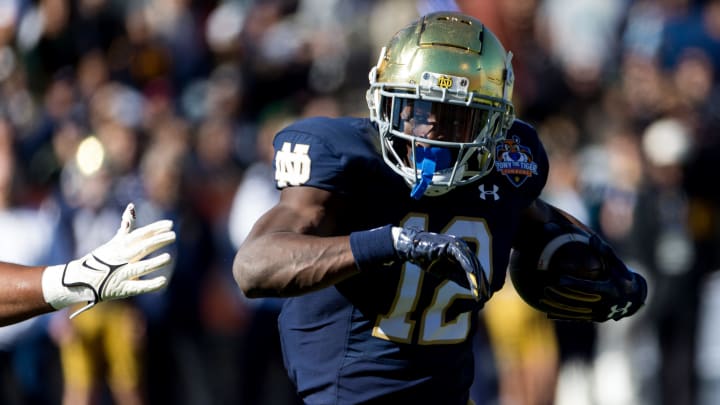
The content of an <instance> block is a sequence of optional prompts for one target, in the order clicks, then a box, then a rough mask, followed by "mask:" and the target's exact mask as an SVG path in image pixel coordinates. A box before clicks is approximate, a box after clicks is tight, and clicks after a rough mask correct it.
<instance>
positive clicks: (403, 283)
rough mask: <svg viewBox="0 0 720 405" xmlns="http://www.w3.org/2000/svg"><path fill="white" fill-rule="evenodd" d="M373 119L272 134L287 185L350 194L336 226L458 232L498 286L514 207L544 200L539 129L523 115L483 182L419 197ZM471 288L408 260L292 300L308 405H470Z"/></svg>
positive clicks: (286, 350) (290, 316)
mask: <svg viewBox="0 0 720 405" xmlns="http://www.w3.org/2000/svg"><path fill="white" fill-rule="evenodd" d="M376 138H377V130H376V129H375V127H374V126H373V124H372V123H371V122H370V121H369V120H368V119H362V118H335V119H331V118H311V119H305V120H301V121H298V122H296V123H295V124H293V125H291V126H290V127H288V128H286V129H284V130H283V131H281V132H280V133H278V134H277V136H276V137H275V141H274V145H275V151H276V157H275V176H276V180H277V185H278V187H279V188H284V187H295V186H310V187H317V188H321V189H323V190H328V191H331V192H333V193H335V194H336V195H337V196H338V198H339V199H340V200H341V201H342V207H343V210H342V213H341V214H340V215H339V217H338V218H337V226H336V233H337V234H338V235H347V234H349V233H350V232H352V231H359V230H366V229H370V228H374V227H378V226H383V225H386V224H394V225H398V226H416V227H419V228H423V229H425V230H428V231H433V232H439V233H447V234H453V235H455V236H458V237H462V238H463V239H465V240H466V241H467V242H468V243H469V244H470V245H471V247H474V248H475V249H476V252H477V254H478V257H479V258H480V262H481V263H482V265H483V268H484V270H485V271H486V273H487V275H488V280H489V281H490V283H491V288H492V290H493V291H497V290H498V289H500V288H501V287H502V285H503V283H504V280H505V269H506V266H507V264H508V257H509V253H510V249H511V243H512V239H513V235H514V232H515V230H516V229H517V226H518V220H519V218H518V215H517V213H518V212H519V211H521V210H523V209H524V208H526V207H527V206H528V205H529V204H530V203H531V202H532V201H533V200H534V199H535V198H537V197H538V196H539V194H540V191H541V190H542V187H543V186H544V184H545V181H546V179H547V169H548V162H547V156H546V154H545V151H544V149H543V147H542V145H541V143H540V141H539V139H538V137H537V134H536V132H535V130H534V129H533V128H532V127H530V126H529V125H528V124H525V123H523V122H521V121H516V123H515V124H514V125H513V126H512V128H511V129H510V131H509V132H508V136H507V137H506V139H505V141H504V142H502V143H500V144H499V145H498V146H497V150H496V151H495V155H496V164H495V169H494V170H493V172H492V173H491V174H489V175H487V176H485V177H484V178H482V179H481V180H479V181H478V182H475V183H473V184H470V185H466V186H461V187H458V188H456V189H454V190H452V191H451V192H449V193H446V194H444V195H441V196H436V197H423V198H421V199H419V200H415V199H413V198H411V197H410V188H409V187H408V185H407V184H406V183H405V181H404V179H402V178H401V177H400V176H398V175H397V174H396V173H395V172H393V171H392V170H391V169H390V168H389V167H388V166H387V165H386V164H385V162H384V161H383V158H382V156H381V154H380V153H379V150H378V148H377V146H376V143H377V140H376ZM480 309H481V305H480V304H479V303H477V302H475V301H474V300H473V298H472V296H471V293H470V291H469V290H467V289H464V288H463V287H461V286H459V285H457V284H455V283H453V282H450V281H447V280H442V279H439V278H437V277H434V276H432V275H428V274H426V273H424V272H422V271H420V269H419V268H418V267H417V266H415V265H413V264H411V263H396V264H393V265H388V266H383V267H381V268H378V269H373V270H369V271H363V273H361V274H359V275H356V276H353V277H351V278H349V279H347V280H345V281H343V282H341V283H339V284H337V285H335V286H333V287H330V288H325V289H323V290H320V291H317V292H313V293H310V294H306V295H302V296H298V297H293V298H288V299H287V300H286V301H285V304H284V306H283V310H282V313H281V315H280V318H279V327H280V332H281V337H282V345H283V354H284V356H285V366H286V367H287V370H288V373H289V375H290V378H291V379H292V380H293V382H294V383H295V384H296V386H297V389H298V392H299V393H300V395H301V396H302V397H303V399H304V400H305V401H306V402H307V403H313V404H338V403H342V404H351V403H368V402H370V403H373V402H374V403H380V402H382V403H389V402H392V403H410V404H423V403H433V404H439V403H442V404H462V405H466V403H467V400H468V390H469V388H470V385H471V384H472V380H473V367H474V366H473V356H472V350H471V337H472V336H473V332H474V330H475V327H476V321H477V311H479V310H480Z"/></svg>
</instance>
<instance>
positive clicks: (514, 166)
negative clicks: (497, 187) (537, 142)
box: [495, 136, 538, 187]
mask: <svg viewBox="0 0 720 405" xmlns="http://www.w3.org/2000/svg"><path fill="white" fill-rule="evenodd" d="M537 169H538V165H537V163H535V162H534V161H533V155H532V151H530V148H528V147H527V146H523V145H521V144H520V138H519V137H517V136H512V137H510V138H508V139H504V140H503V141H502V142H500V143H499V144H498V145H497V146H496V147H495V170H497V171H499V172H500V173H501V174H503V175H504V176H505V177H507V179H508V180H510V183H512V185H514V186H515V187H520V186H521V185H522V184H523V183H524V182H525V180H527V179H528V178H530V177H532V176H533V175H536V174H537Z"/></svg>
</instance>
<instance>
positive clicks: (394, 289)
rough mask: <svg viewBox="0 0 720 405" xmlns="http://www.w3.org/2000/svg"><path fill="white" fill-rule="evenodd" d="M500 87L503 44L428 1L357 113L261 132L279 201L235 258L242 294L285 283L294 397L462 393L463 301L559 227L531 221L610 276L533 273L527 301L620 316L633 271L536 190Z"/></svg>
mask: <svg viewBox="0 0 720 405" xmlns="http://www.w3.org/2000/svg"><path fill="white" fill-rule="evenodd" d="M512 89H513V70H512V64H511V54H510V53H509V52H507V51H506V50H505V49H504V48H503V46H502V44H501V43H500V42H499V41H498V39H497V38H496V36H495V35H494V34H493V33H492V32H490V31H489V30H488V29H487V27H485V26H484V25H483V24H482V23H481V22H480V21H478V20H477V19H475V18H472V17H469V16H466V15H462V14H459V13H452V12H440V13H433V14H429V15H426V16H423V17H422V18H420V19H419V20H418V21H416V22H414V23H413V24H411V25H409V26H407V27H406V28H404V29H402V30H400V31H399V32H398V33H397V34H396V35H395V36H394V37H393V38H392V39H391V40H390V42H389V44H388V45H387V46H386V47H385V48H384V49H383V50H382V52H381V54H380V58H379V60H378V63H377V65H376V66H375V67H374V68H372V70H371V72H370V87H369V90H368V92H367V103H368V107H369V110H370V116H369V118H349V117H348V118H334V119H333V118H308V119H303V120H300V121H298V122H296V123H294V124H292V125H290V126H289V127H287V128H285V129H284V130H281V131H280V132H279V133H278V134H277V135H276V137H275V140H274V145H275V161H274V166H275V180H276V182H277V187H278V188H280V189H281V190H282V191H281V197H280V201H279V202H278V204H277V205H275V206H274V207H273V208H271V209H270V210H269V211H268V212H267V213H266V214H265V215H264V216H263V217H262V218H260V219H259V220H258V221H257V223H256V224H255V226H254V228H253V229H252V231H251V234H250V235H249V237H248V238H247V239H246V241H245V242H244V243H243V244H242V245H241V246H240V248H239V249H238V252H237V255H236V257H235V261H234V264H233V272H234V276H235V279H236V281H237V283H238V285H239V286H240V288H241V289H242V291H243V292H244V294H245V295H246V296H248V297H251V298H252V297H265V296H283V297H289V298H287V299H286V300H285V302H284V307H283V310H282V312H281V314H280V317H279V328H280V333H281V338H282V339H281V340H282V346H283V353H284V356H285V358H284V360H285V365H286V367H287V371H288V374H289V376H290V378H291V380H292V381H293V382H294V384H295V385H296V387H297V391H298V393H299V395H300V396H301V397H302V399H303V400H304V401H305V402H306V403H308V404H351V403H411V404H459V405H460V404H461V405H465V404H467V402H468V399H469V393H468V391H469V388H470V385H471V384H472V381H473V375H472V372H473V371H472V370H473V355H472V352H471V351H472V343H471V340H472V336H473V332H474V330H475V326H476V322H477V312H478V311H479V310H480V309H481V308H482V307H483V304H484V303H485V302H486V301H487V300H488V299H490V297H491V296H492V294H493V292H494V291H497V290H498V289H500V288H501V287H502V286H503V282H504V280H505V274H506V268H507V266H508V262H509V257H510V253H511V249H512V248H513V247H519V248H520V249H523V248H524V247H526V246H531V247H532V246H533V245H537V244H542V243H546V241H547V243H550V242H551V241H553V240H556V238H554V237H553V238H548V237H546V235H545V234H544V233H546V232H550V233H552V235H553V236H556V235H558V234H564V233H567V234H573V235H576V234H584V235H586V236H588V237H587V238H585V239H584V240H585V241H586V243H584V244H580V246H583V247H584V248H581V247H577V249H578V251H579V252H578V254H579V256H582V257H586V256H588V255H589V254H590V253H592V254H594V255H597V257H598V262H599V265H600V266H601V267H602V268H601V269H600V270H601V273H602V274H603V275H607V277H600V278H597V277H582V275H583V274H585V273H586V272H583V271H582V270H583V269H579V270H580V271H578V272H577V273H573V274H568V275H566V276H563V277H559V278H558V280H557V285H547V286H543V288H544V289H546V290H548V291H549V293H548V294H546V295H543V296H542V297H541V298H540V299H538V300H537V302H535V303H533V304H535V305H536V306H537V307H540V308H542V309H543V310H544V311H545V312H547V313H548V314H549V316H552V317H553V318H558V319H586V320H594V321H604V320H607V319H615V320H617V319H620V318H622V317H624V316H629V315H631V314H633V313H634V312H635V311H636V310H637V309H638V308H639V307H640V306H641V305H642V304H643V302H644V299H645V289H646V288H645V282H644V280H643V279H642V278H641V277H640V276H639V275H637V274H635V273H633V272H631V271H630V270H628V269H627V268H626V267H625V265H624V264H623V263H622V262H621V261H620V260H619V259H618V258H617V257H616V256H615V255H614V253H613V251H612V250H611V249H610V248H609V247H608V246H607V244H605V243H604V242H603V241H602V240H600V239H599V238H597V237H596V236H594V235H593V234H592V232H591V231H590V230H589V229H587V228H586V227H584V226H583V225H582V224H580V223H578V222H577V221H575V220H574V219H573V218H572V217H569V216H568V215H566V214H564V213H563V212H561V211H559V210H558V209H556V208H554V207H552V206H550V205H548V204H547V203H545V202H543V201H542V200H540V199H538V196H539V195H540V192H541V190H542V188H543V186H544V184H545V181H546V178H547V173H548V160H547V156H546V154H545V151H544V149H543V146H542V145H541V143H540V141H539V139H538V136H537V133H536V132H535V130H534V129H533V128H532V127H531V126H530V125H528V124H527V123H524V122H522V121H519V120H517V119H515V117H514V112H513V111H514V110H513V104H512V101H511V96H512ZM408 186H409V187H408ZM558 230H560V232H558ZM539 251H545V250H543V249H542V246H540V249H539ZM529 270H533V269H529ZM587 270H588V272H587V273H589V272H590V270H595V271H596V270H597V269H587Z"/></svg>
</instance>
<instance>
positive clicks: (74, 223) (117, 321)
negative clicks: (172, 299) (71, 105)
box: [50, 137, 145, 405]
mask: <svg viewBox="0 0 720 405" xmlns="http://www.w3.org/2000/svg"><path fill="white" fill-rule="evenodd" d="M106 153H108V150H107V149H105V148H104V145H103V144H102V143H101V142H100V141H99V140H98V139H97V138H95V137H88V138H85V139H84V140H83V142H82V143H81V144H80V145H79V147H78V149H77V154H76V155H75V158H74V159H73V160H71V161H69V162H68V163H67V164H66V165H65V166H64V167H63V171H64V175H65V176H66V177H65V178H66V182H65V183H64V185H65V186H66V187H65V188H64V189H63V191H64V193H65V194H64V195H65V197H66V198H67V201H68V203H69V207H70V210H66V211H63V215H64V218H61V220H60V223H61V224H67V227H64V228H62V229H65V230H67V233H66V234H64V235H63V239H65V240H67V241H69V242H68V248H70V249H72V251H71V252H69V253H66V254H69V255H71V256H75V257H79V256H81V255H82V254H85V253H87V252H89V251H91V250H92V249H93V247H94V246H97V245H98V243H102V241H104V240H108V239H110V238H112V236H113V235H114V234H115V230H116V229H117V217H118V216H119V215H120V214H121V213H122V212H121V210H120V209H119V208H118V206H116V205H115V204H114V203H113V200H112V199H111V198H110V197H111V195H112V192H111V189H112V187H113V177H112V176H111V172H109V171H108V166H107V165H108V161H107V159H106V158H104V156H106V155H105V154H106ZM98 241H100V242H98ZM52 316H53V319H52V321H51V323H50V328H51V329H50V332H51V335H52V336H53V338H54V340H55V341H56V343H57V345H58V348H59V352H60V358H61V364H62V371H63V381H64V386H63V399H62V402H63V404H67V405H70V404H73V405H74V404H100V403H102V401H103V398H104V393H105V392H107V390H109V392H110V393H111V395H112V398H113V399H114V401H115V403H117V404H143V403H145V398H144V395H143V393H142V375H143V368H142V361H141V359H142V347H143V340H144V328H145V326H144V325H145V321H144V319H143V317H142V316H141V314H140V312H139V311H138V310H137V308H136V307H135V306H134V305H133V303H132V302H131V301H111V302H105V303H102V304H100V305H98V306H97V311H89V312H87V313H85V314H83V315H82V316H78V317H77V318H74V319H72V320H70V319H68V318H67V313H66V312H64V311H63V312H59V313H55V314H53V315H52Z"/></svg>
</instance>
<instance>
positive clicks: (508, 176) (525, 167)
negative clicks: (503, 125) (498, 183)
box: [495, 119, 549, 199]
mask: <svg viewBox="0 0 720 405" xmlns="http://www.w3.org/2000/svg"><path fill="white" fill-rule="evenodd" d="M548 169H549V164H548V157H547V152H546V151H545V147H544V146H543V144H542V142H541V141H540V138H539V136H538V134H537V131H536V130H535V128H534V127H533V126H532V125H530V124H529V123H527V122H525V121H521V120H517V119H516V120H515V121H514V122H513V124H512V126H511V127H510V129H509V130H508V132H507V135H506V136H505V139H503V140H502V141H500V142H498V143H497V145H496V147H495V173H496V174H497V175H499V176H501V177H504V178H505V180H506V181H507V182H509V183H510V185H511V186H513V187H515V188H516V189H517V190H518V191H519V192H521V193H522V194H525V195H527V196H529V197H530V198H531V199H533V198H536V197H538V196H539V195H540V192H541V191H542V189H543V187H545V183H546V182H547V176H548Z"/></svg>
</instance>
